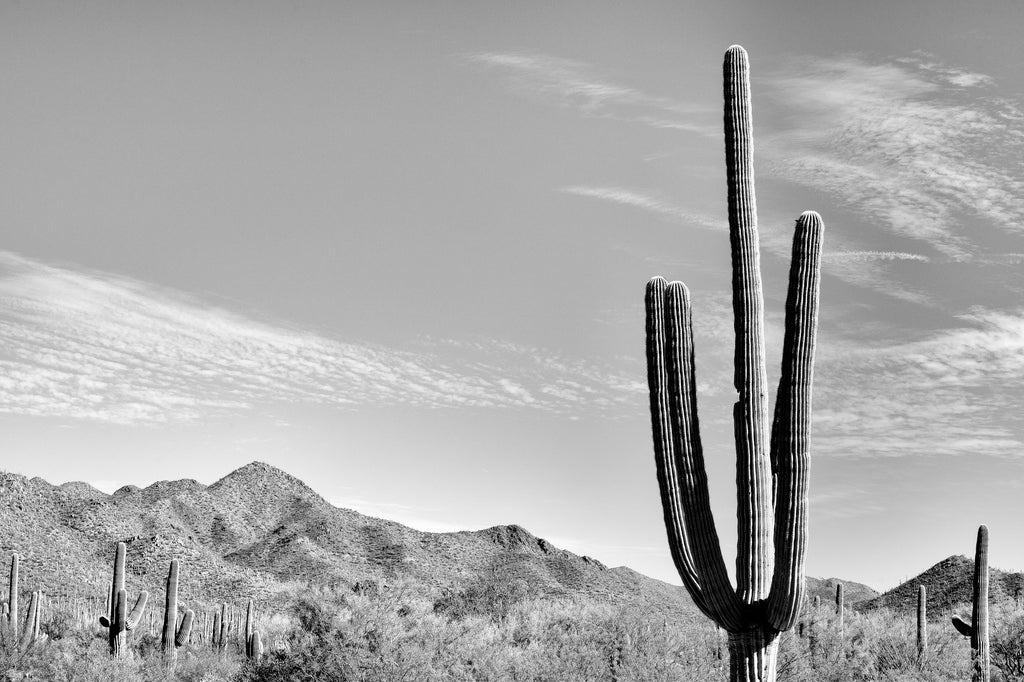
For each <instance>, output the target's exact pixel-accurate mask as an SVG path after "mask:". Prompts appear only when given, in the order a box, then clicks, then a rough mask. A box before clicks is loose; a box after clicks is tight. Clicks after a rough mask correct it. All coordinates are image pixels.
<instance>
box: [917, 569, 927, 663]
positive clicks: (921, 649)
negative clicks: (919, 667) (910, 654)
mask: <svg viewBox="0 0 1024 682" xmlns="http://www.w3.org/2000/svg"><path fill="white" fill-rule="evenodd" d="M926 651H928V591H927V590H926V589H925V586H924V585H918V587H917V655H918V657H919V658H920V657H924V654H925V652H926Z"/></svg>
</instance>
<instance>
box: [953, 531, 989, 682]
mask: <svg viewBox="0 0 1024 682" xmlns="http://www.w3.org/2000/svg"><path fill="white" fill-rule="evenodd" d="M973 587H974V603H973V607H972V610H971V621H970V622H967V621H965V620H964V619H963V618H961V617H960V616H953V627H955V628H956V630H957V632H959V633H960V634H961V635H963V636H964V637H970V638H971V670H972V672H971V682H989V646H988V527H987V526H984V525H983V526H981V527H979V528H978V544H977V545H976V547H975V550H974V585H973Z"/></svg>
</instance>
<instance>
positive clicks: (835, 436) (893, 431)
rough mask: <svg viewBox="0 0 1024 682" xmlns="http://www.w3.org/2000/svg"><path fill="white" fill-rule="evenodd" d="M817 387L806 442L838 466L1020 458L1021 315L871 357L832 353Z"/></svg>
mask: <svg viewBox="0 0 1024 682" xmlns="http://www.w3.org/2000/svg"><path fill="white" fill-rule="evenodd" d="M824 350H825V352H824V353H822V355H821V357H820V361H819V363H818V368H817V370H816V377H815V397H814V401H815V408H814V415H815V417H814V418H815V425H814V431H815V435H814V439H815V442H816V444H817V445H816V448H817V449H818V450H819V451H824V452H828V453H830V454H833V455H841V456H860V457H885V456H891V457H902V456H914V455H918V456H928V455H937V454H961V455H971V456H977V455H979V454H985V455H991V456H1002V457H1020V456H1021V455H1022V454H1024V417H1022V415H1021V414H1020V411H1019V409H1017V406H1018V405H1019V404H1020V387H1019V385H1018V384H1019V381H1018V378H1019V377H1020V376H1022V375H1024V312H1018V313H1012V314H1011V313H1003V312H995V311H977V312H975V313H972V314H970V315H966V316H963V318H962V326H961V327H958V328H954V329H950V330H947V331H943V332H937V333H934V334H933V335H931V336H930V337H928V338H926V339H923V340H918V341H912V342H909V343H898V344H892V345H887V346H879V347H874V348H855V347H850V346H849V345H843V344H835V343H833V344H832V345H831V346H829V347H826V348H825V349H824Z"/></svg>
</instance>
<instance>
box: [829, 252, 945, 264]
mask: <svg viewBox="0 0 1024 682" xmlns="http://www.w3.org/2000/svg"><path fill="white" fill-rule="evenodd" d="M822 260H824V261H825V262H829V261H834V262H840V261H898V260H910V261H918V262H920V263H928V262H930V261H931V258H929V257H928V256H922V255H921V254H919V253H904V252H902V251H838V252H835V253H828V252H826V253H824V254H822Z"/></svg>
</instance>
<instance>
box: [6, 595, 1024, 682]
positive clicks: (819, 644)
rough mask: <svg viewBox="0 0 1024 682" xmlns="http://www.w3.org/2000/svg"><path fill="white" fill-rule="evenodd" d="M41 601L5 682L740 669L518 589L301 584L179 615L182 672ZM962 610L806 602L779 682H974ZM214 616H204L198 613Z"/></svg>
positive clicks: (549, 676)
mask: <svg viewBox="0 0 1024 682" xmlns="http://www.w3.org/2000/svg"><path fill="white" fill-rule="evenodd" d="M170 582H171V581H168V583H170ZM36 594H38V595H39V596H38V597H37V608H36V610H35V614H36V615H35V616H33V615H32V614H29V613H26V614H25V616H24V618H22V619H21V620H22V621H23V623H24V622H27V623H29V624H30V627H29V629H30V630H31V629H32V628H34V627H35V626H34V625H31V623H33V622H36V623H37V624H38V636H37V637H36V638H35V639H31V638H29V639H26V638H25V637H23V636H19V637H11V636H10V633H11V630H10V627H9V625H8V627H5V628H4V638H3V642H2V647H0V676H2V677H0V679H4V680H54V681H56V682H63V681H68V682H70V681H72V680H75V681H81V682H91V681H93V680H95V681H97V682H98V681H99V680H104V681H108V682H109V681H110V680H125V681H127V680H170V679H174V680H188V681H206V682H213V681H217V680H224V681H228V680H231V681H236V682H243V681H252V682H256V681H266V682H269V681H281V682H284V681H286V680H317V681H319V680H322V681H325V682H326V681H335V680H366V681H381V682H383V681H390V680H495V681H498V680H552V681H555V680H568V681H580V682H583V681H585V680H586V681H590V680H606V681H608V682H624V681H626V680H636V681H648V680H649V681H664V682H669V681H672V680H680V681H693V682H698V681H702V682H703V681H706V680H714V679H723V678H725V677H726V676H728V675H729V666H730V663H729V654H728V636H727V634H726V633H725V632H723V631H721V630H720V629H718V628H716V627H715V626H713V625H711V624H710V623H707V622H701V621H699V620H689V621H667V620H664V619H657V618H651V616H650V614H649V613H647V612H645V611H643V610H640V609H637V608H635V607H629V606H618V607H616V606H611V605H608V604H602V603H599V602H597V601H595V600H588V599H581V598H565V599H552V598H545V597H537V596H531V595H530V593H529V591H528V590H526V589H525V588H524V586H522V585H516V584H514V583H500V584H494V585H492V586H491V587H490V588H489V589H487V590H481V589H476V588H474V589H465V590H462V591H456V592H451V591H438V590H431V589H427V588H425V587H424V586H423V585H422V584H419V583H415V582H403V581H399V582H396V583H394V584H391V585H381V584H376V583H365V582H364V583H363V584H360V585H352V586H345V587H328V586H304V587H302V588H301V589H300V588H298V587H296V588H295V589H294V590H292V591H291V592H290V593H289V594H288V595H287V596H286V599H285V601H284V602H283V603H282V605H281V606H280V608H279V610H275V611H274V612H264V613H262V615H261V616H260V617H259V618H256V617H254V615H253V614H254V612H255V611H256V610H257V609H255V607H250V606H248V605H247V606H246V608H245V609H243V608H241V607H239V608H236V609H231V608H225V607H224V605H222V606H221V608H220V609H214V608H211V609H209V611H213V612H214V613H215V615H216V616H217V618H216V619H215V620H216V622H217V623H218V625H219V630H218V628H213V627H211V626H210V625H209V623H212V622H214V621H207V626H205V627H204V626H203V625H202V620H201V619H198V618H197V619H196V621H193V622H195V623H197V624H196V625H194V626H193V627H192V629H191V631H190V632H189V633H188V634H187V635H185V631H184V630H183V629H182V626H183V625H185V624H184V623H183V622H182V621H183V620H184V617H182V619H181V621H179V622H178V625H177V628H176V629H175V637H176V642H175V645H174V647H173V648H174V651H175V655H174V659H173V660H174V665H173V666H170V665H168V655H167V643H166V642H162V641H161V640H162V638H163V634H162V633H163V632H164V630H166V629H167V628H169V627H170V626H171V623H170V621H169V620H168V621H167V622H166V623H164V627H163V628H161V627H160V626H159V622H154V621H159V617H158V618H155V619H146V618H142V619H140V622H139V623H138V624H137V626H136V627H134V628H132V629H130V630H127V631H125V632H123V633H121V635H123V641H122V642H121V644H120V646H119V647H118V649H117V654H118V655H116V656H114V655H112V653H111V649H110V641H109V639H110V636H109V633H108V630H107V629H106V628H103V627H102V626H101V625H100V623H99V619H98V618H96V617H95V616H96V614H95V613H94V612H93V609H92V608H91V607H90V606H89V604H90V602H89V600H88V599H86V598H84V597H83V598H80V599H60V600H49V599H47V598H46V597H45V595H42V594H41V593H39V592H38V591H37V592H36ZM95 601H96V600H93V602H95ZM10 602H11V600H10V599H9V600H8V602H7V603H8V604H10ZM197 606H198V605H197ZM844 606H845V605H844ZM965 608H970V605H969V604H962V605H956V606H954V607H953V608H944V609H939V610H937V609H934V608H933V609H932V612H933V616H934V617H935V619H934V620H932V621H925V622H924V623H921V622H919V621H918V614H919V613H921V611H920V610H919V609H905V610H903V611H899V612H897V611H893V610H890V609H886V608H880V609H874V610H871V611H858V610H856V609H852V608H849V607H845V608H844V609H843V611H842V613H840V609H839V608H837V604H835V603H833V602H832V600H824V601H821V602H819V604H818V605H817V606H815V605H814V604H813V601H810V600H809V601H808V603H807V604H806V605H805V606H804V608H803V609H801V610H800V611H799V612H798V614H797V618H796V620H795V625H794V628H793V629H791V630H787V631H785V632H784V633H781V634H780V635H779V637H778V642H777V643H778V652H777V666H778V678H777V679H779V680H782V681H788V682H812V681H823V682H831V681H834V682H854V681H858V682H859V681H862V680H863V681H867V680H892V681H897V680H899V681H911V682H913V681H920V682H933V681H934V682H938V681H945V680H964V679H968V678H969V677H970V676H971V674H972V658H971V647H970V641H969V640H968V639H966V638H964V637H961V636H960V635H959V633H958V632H957V631H956V629H955V628H954V626H953V624H952V622H951V620H952V616H953V614H954V613H956V612H958V611H961V610H962V609H965ZM207 611H208V609H206V608H203V607H200V608H199V609H198V610H197V611H196V612H197V613H200V612H201V613H204V614H205V613H207ZM937 611H938V612H937ZM222 612H223V614H225V615H222ZM990 612H991V629H990V637H991V650H992V666H991V671H992V677H991V679H993V680H997V681H1009V680H1024V656H1022V654H1021V652H1022V651H1024V609H1022V608H1021V607H1020V605H1019V604H1018V603H1017V600H1011V599H1007V600H1004V601H1001V602H996V603H993V604H991V605H990ZM8 613H10V611H8ZM168 613H169V612H168ZM186 614H187V612H186ZM32 618H35V619H37V620H36V621H32V620H31V619H32ZM840 619H841V620H840ZM246 622H248V623H250V624H249V625H248V626H247V625H245V624H244V623H246ZM257 622H258V623H259V630H260V632H261V635H262V639H263V643H264V644H265V651H264V652H263V654H262V655H255V652H254V651H253V647H252V643H253V642H252V640H253V637H252V633H251V630H252V629H253V628H254V625H255V623H257ZM223 623H227V624H228V625H227V626H224V625H222V624H223ZM922 628H923V631H924V633H925V634H926V638H927V644H926V645H925V646H924V647H923V648H922V647H921V645H920V633H921V630H922ZM22 630H23V631H24V627H23V628H22ZM185 630H187V625H185ZM215 632H216V634H215ZM246 632H249V637H246ZM183 635H185V636H184V637H183ZM247 641H248V642H249V645H248V646H247V645H246V642H247ZM179 642H180V643H179Z"/></svg>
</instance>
